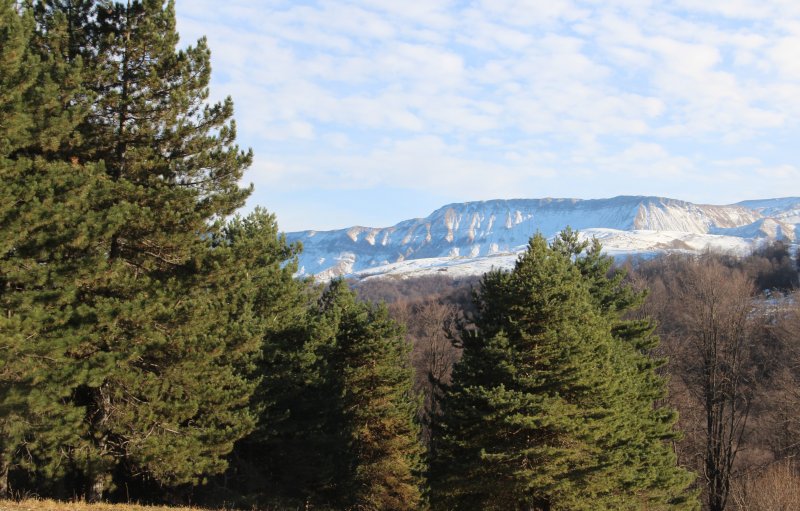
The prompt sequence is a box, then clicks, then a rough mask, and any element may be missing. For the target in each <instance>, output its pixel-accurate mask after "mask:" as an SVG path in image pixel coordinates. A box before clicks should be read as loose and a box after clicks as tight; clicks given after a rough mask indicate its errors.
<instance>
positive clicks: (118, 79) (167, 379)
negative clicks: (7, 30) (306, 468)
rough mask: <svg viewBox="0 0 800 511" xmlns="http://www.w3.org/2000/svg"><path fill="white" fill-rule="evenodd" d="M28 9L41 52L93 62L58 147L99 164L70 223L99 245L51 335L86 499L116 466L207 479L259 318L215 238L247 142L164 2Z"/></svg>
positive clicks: (116, 473) (247, 418) (234, 191)
mask: <svg viewBox="0 0 800 511" xmlns="http://www.w3.org/2000/svg"><path fill="white" fill-rule="evenodd" d="M35 12H36V20H37V27H38V32H39V33H38V39H37V40H38V41H41V42H42V43H41V46H42V52H43V53H45V54H50V53H53V48H52V47H51V46H52V45H53V44H55V43H54V42H58V44H59V45H60V47H59V49H58V50H57V53H58V54H59V55H60V56H61V57H62V58H63V59H64V60H65V61H66V62H82V61H83V62H86V63H88V64H89V65H87V66H86V68H87V69H88V70H89V71H88V72H86V73H84V75H83V76H82V77H81V80H80V85H81V86H82V87H83V88H84V89H85V91H86V92H85V94H84V95H83V96H82V97H80V98H77V101H76V103H77V104H80V105H83V106H85V112H81V113H82V115H80V116H74V117H73V119H77V123H76V125H75V127H74V129H70V130H66V131H65V133H67V134H69V140H68V143H64V144H59V147H58V148H56V150H55V151H54V154H55V155H57V156H58V157H59V158H60V159H61V161H62V162H67V164H68V165H74V166H76V167H77V166H82V165H84V164H87V163H88V162H97V164H98V166H99V168H101V169H102V170H103V173H102V175H100V176H99V177H98V178H97V179H96V182H95V183H94V184H93V185H92V186H91V187H90V188H89V192H88V193H87V194H86V195H84V196H83V197H85V199H86V201H87V202H88V207H86V208H84V211H88V213H87V214H86V215H83V216H81V217H80V218H73V220H74V222H73V223H72V224H70V226H71V227H72V228H74V229H79V230H81V234H82V235H83V238H79V239H83V240H89V241H88V242H87V243H88V244H89V245H90V248H91V250H90V252H91V254H92V255H93V257H96V258H98V260H96V261H93V262H94V263H95V264H93V265H92V266H91V270H87V271H86V272H85V274H81V273H77V274H74V275H73V282H72V283H71V285H70V286H68V289H67V293H68V294H69V296H70V297H71V300H72V302H71V303H75V304H78V305H77V306H76V307H75V308H74V309H71V312H70V316H69V318H68V321H67V323H66V324H67V325H68V326H69V330H64V329H62V335H61V337H60V339H62V340H64V339H69V342H68V346H65V347H64V348H62V349H61V350H60V352H59V353H61V354H62V355H63V357H62V358H64V359H65V360H66V362H65V367H66V368H67V370H68V371H71V372H72V373H73V374H72V377H71V378H70V379H69V381H68V382H67V383H68V385H66V389H67V390H68V393H69V395H68V396H67V397H66V398H62V402H64V403H65V406H68V407H70V410H72V411H73V412H72V413H70V414H68V415H69V416H73V415H74V414H75V413H77V414H79V415H80V416H81V418H82V420H81V422H80V428H75V429H76V431H77V433H78V438H77V439H76V440H75V441H73V442H70V443H62V444H61V445H60V451H61V452H65V453H67V454H66V455H67V457H68V463H69V464H70V465H71V466H72V467H74V469H75V470H78V471H79V472H80V473H82V474H83V477H84V478H85V484H86V490H85V491H86V495H87V496H88V497H89V498H90V499H93V500H96V499H100V498H102V497H103V496H104V494H106V493H107V492H108V490H109V489H111V488H112V487H113V482H114V481H113V479H114V477H117V478H120V477H122V478H138V479H150V480H154V481H155V482H157V483H158V484H160V485H166V486H177V485H181V484H187V483H198V482H201V481H202V480H203V479H204V478H205V477H206V476H208V475H210V474H215V473H219V472H221V471H222V470H224V468H225V466H226V461H225V457H226V455H227V454H228V452H229V451H230V450H231V449H232V446H233V443H234V442H235V441H236V440H238V439H239V438H241V437H242V436H244V435H245V434H246V433H247V432H248V431H249V430H250V429H251V428H252V426H253V419H252V413H251V411H250V408H249V402H248V401H249V397H250V395H251V394H252V392H253V390H254V387H255V381H254V379H252V378H250V377H249V375H250V372H251V370H252V368H253V364H254V357H255V356H256V354H257V352H258V348H259V345H260V342H261V338H262V337H263V332H262V330H263V328H262V326H261V325H262V323H263V322H262V321H261V320H260V319H258V318H255V317H254V316H253V315H252V314H251V313H250V312H249V310H248V309H249V307H250V305H248V304H247V303H245V302H246V300H244V299H242V298H241V295H238V294H237V293H239V292H240V290H239V287H238V286H239V285H240V284H242V283H243V282H245V284H246V282H247V279H248V276H247V274H246V272H244V271H242V272H238V271H237V272H233V271H232V270H231V268H232V267H231V266H227V265H229V264H231V259H230V258H229V256H226V255H225V253H226V250H229V249H225V248H220V247H221V246H220V239H221V238H222V237H224V234H223V230H224V225H225V224H224V222H223V221H222V219H224V218H225V217H226V216H227V215H229V214H231V213H232V212H233V211H234V210H235V209H236V208H237V207H239V206H241V205H242V204H243V201H244V199H245V198H246V196H247V195H248V193H249V190H248V189H242V188H240V187H239V186H238V184H237V183H238V181H239V179H240V178H241V176H242V173H243V171H244V169H246V168H247V167H248V166H249V164H250V162H251V155H250V153H245V152H241V151H240V150H239V149H238V147H237V146H236V145H235V136H236V130H235V126H234V124H233V122H232V120H231V117H232V103H231V101H230V99H227V100H225V101H223V102H222V103H219V104H212V105H209V104H207V102H206V100H207V98H208V82H209V76H210V66H209V51H208V48H207V47H206V45H205V41H204V40H200V41H198V43H197V44H196V45H195V46H192V47H188V48H186V49H184V50H176V47H177V44H178V35H177V33H176V32H175V13H174V5H173V3H171V2H169V3H166V4H165V3H164V2H162V1H152V0H147V1H144V2H139V1H134V2H128V3H126V4H121V3H115V2H108V1H101V2H85V1H48V2H39V3H38V4H37V6H36V11H35ZM64 175H69V173H67V172H65V173H64ZM79 196H81V195H79ZM51 213H53V212H52V211H51ZM67 218H69V217H67ZM267 248H274V246H273V247H267ZM230 250H233V249H230ZM285 254H286V252H285V251H281V250H280V249H278V252H277V254H276V255H280V256H282V255H285ZM226 257H228V259H225V258H226ZM236 268H237V269H242V267H241V266H236ZM247 286H250V285H249V284H247ZM248 289H250V288H249V287H248ZM59 292H61V291H59ZM62 296H67V295H62ZM232 303H233V304H236V305H232ZM54 331H55V330H54ZM78 493H82V492H80V491H78Z"/></svg>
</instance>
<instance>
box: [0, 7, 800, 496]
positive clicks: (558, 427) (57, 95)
mask: <svg viewBox="0 0 800 511" xmlns="http://www.w3.org/2000/svg"><path fill="white" fill-rule="evenodd" d="M181 48H182V49H181ZM210 76H211V68H210V50H209V48H208V46H207V44H206V41H205V40H204V39H200V40H198V41H196V42H194V43H193V44H192V45H190V46H187V47H181V46H179V40H178V34H177V32H176V28H175V6H174V3H173V2H171V1H170V2H164V1H162V0H142V1H131V2H126V3H120V2H112V1H105V0H94V1H89V0H36V1H25V2H18V1H14V0H0V179H2V187H0V499H3V498H4V499H17V500H18V499H22V498H26V497H31V496H35V497H41V498H49V499H56V500H60V501H75V500H79V501H87V502H144V503H151V504H172V505H181V504H189V503H191V504H194V505H202V506H208V507H221V506H227V507H234V508H240V509H271V510H272V509H278V510H279V509H286V510H290V509H292V510H293V509H319V510H360V511H368V510H398V511H400V510H414V509H433V510H457V509H458V510H473V509H486V510H492V509H496V510H526V511H528V510H530V511H534V510H535V511H556V510H576V511H577V510H602V509H606V510H628V509H630V510H658V509H675V510H680V509H686V510H696V509H701V508H702V509H708V510H711V511H721V510H724V509H741V510H755V509H798V508H800V502H798V499H800V479H799V478H798V474H797V471H796V466H795V465H794V463H793V462H792V460H793V458H794V456H795V455H796V454H798V451H799V450H800V420H798V415H797V413H796V410H797V406H798V404H800V396H799V395H798V392H797V388H798V381H799V380H800V369H798V368H800V344H798V342H800V341H798V333H800V305H798V303H797V300H796V299H795V298H794V295H793V294H792V292H793V290H794V289H796V288H797V286H798V267H797V260H796V255H795V254H793V253H792V250H791V247H790V246H789V245H788V244H785V243H783V242H781V241H777V242H773V243H765V244H764V245H763V247H762V248H760V249H759V250H757V251H756V252H755V253H753V254H751V255H749V256H747V257H735V256H731V255H726V254H712V253H707V254H701V255H687V254H674V255H669V256H664V257H659V258H653V259H641V260H627V261H615V260H614V259H613V258H611V257H609V256H606V255H604V254H603V252H602V247H601V245H600V244H599V243H598V242H596V241H594V242H592V241H581V240H582V238H581V237H580V236H579V235H578V233H577V232H574V231H572V230H570V229H569V228H566V229H565V230H564V231H562V232H561V234H560V235H558V236H557V237H555V238H554V239H552V240H547V239H545V238H544V237H543V236H541V235H539V234H533V236H532V237H531V239H530V242H529V243H528V246H527V248H526V250H525V251H524V252H522V253H521V255H520V257H519V259H518V260H517V263H516V265H515V267H514V268H513V269H512V270H511V271H491V272H489V273H487V274H486V275H484V276H482V277H480V278H478V277H476V278H474V279H466V280H463V281H457V280H453V279H449V278H446V277H435V278H434V277H432V278H423V279H416V280H412V279H409V280H391V279H383V280H381V279H372V280H366V281H361V282H349V281H346V280H342V279H338V280H334V281H332V282H329V283H326V284H320V283H316V282H314V281H312V280H302V279H296V278H294V276H293V275H294V273H295V271H296V256H297V254H298V253H299V251H300V250H302V247H300V246H297V245H292V244H288V243H287V242H286V241H285V238H284V237H283V236H282V235H281V233H280V229H279V226H278V225H277V222H276V219H275V217H274V216H273V215H272V214H270V213H269V212H267V210H265V209H260V208H257V209H256V210H255V211H253V212H251V213H249V214H247V215H241V214H239V213H237V210H239V209H240V208H241V207H242V206H243V205H244V204H245V201H246V199H247V197H248V195H249V194H250V193H251V192H252V187H242V186H241V185H240V182H241V180H242V178H243V177H245V176H246V174H245V171H246V170H247V169H248V167H250V165H251V163H252V161H253V154H252V152H251V151H249V150H243V149H241V148H240V147H239V146H237V144H236V134H237V130H236V124H235V122H234V120H233V114H234V110H233V101H232V100H231V99H230V98H227V99H225V100H223V101H221V102H218V103H213V102H209V93H210V92H209V81H210ZM0 506H2V501H0Z"/></svg>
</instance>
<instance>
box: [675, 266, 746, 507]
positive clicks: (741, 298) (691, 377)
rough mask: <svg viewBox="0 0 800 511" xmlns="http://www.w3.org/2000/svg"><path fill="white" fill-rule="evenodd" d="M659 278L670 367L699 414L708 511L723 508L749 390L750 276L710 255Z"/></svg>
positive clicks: (698, 454)
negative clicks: (662, 279) (664, 296)
mask: <svg viewBox="0 0 800 511" xmlns="http://www.w3.org/2000/svg"><path fill="white" fill-rule="evenodd" d="M684 262H685V264H683V265H682V268H680V270H679V271H676V272H674V273H673V274H672V275H671V276H670V277H669V278H668V279H666V286H667V288H668V293H667V294H668V296H669V298H668V304H667V310H665V311H664V313H665V314H667V315H669V316H670V321H669V327H668V330H667V332H666V333H667V335H668V336H669V337H670V338H671V339H670V342H669V346H671V350H670V351H671V353H670V354H671V358H672V365H673V366H674V367H675V369H677V370H675V371H674V373H675V374H678V375H680V378H681V379H682V380H683V381H682V383H683V387H684V389H685V390H686V393H687V397H688V398H690V399H692V400H693V401H694V404H695V405H696V406H695V410H697V411H700V412H701V413H702V416H703V418H704V420H703V423H704V438H703V442H702V445H698V446H697V447H698V450H697V452H696V453H695V454H696V456H697V457H698V458H699V459H698V461H699V463H697V465H698V468H699V469H700V471H701V473H702V475H703V477H704V479H705V483H706V490H707V491H706V494H707V505H708V509H709V510H710V511H722V510H724V509H725V508H726V505H727V503H728V498H729V494H730V488H731V481H732V477H733V473H734V463H735V461H736V457H737V454H738V453H739V451H740V448H741V446H742V445H743V443H742V442H743V435H744V434H745V431H746V429H747V428H746V427H747V419H748V415H749V410H750V405H751V401H752V396H753V392H754V385H753V379H752V367H751V364H750V357H749V351H750V348H751V347H750V339H751V335H750V334H751V331H752V330H751V329H752V326H753V323H754V321H755V320H757V319H758V318H756V317H755V316H757V315H756V314H754V313H753V296H754V293H755V288H754V286H753V282H752V280H751V279H749V278H748V277H747V276H746V275H745V274H744V273H743V272H741V271H738V270H734V269H731V268H728V267H725V266H723V265H722V264H720V263H719V261H717V260H716V259H715V258H713V257H711V256H706V257H704V258H701V259H699V260H690V261H684Z"/></svg>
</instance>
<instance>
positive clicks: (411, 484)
mask: <svg viewBox="0 0 800 511" xmlns="http://www.w3.org/2000/svg"><path fill="white" fill-rule="evenodd" d="M297 325H298V326H297V328H295V329H293V330H292V331H290V332H289V331H287V332H285V334H286V335H282V336H279V338H280V339H281V340H282V341H283V342H282V343H281V344H279V345H277V344H267V345H265V346H271V347H272V350H271V354H272V356H271V357H269V356H267V357H265V361H266V362H267V366H265V367H264V369H263V370H264V374H265V379H264V384H265V385H264V387H263V390H262V394H261V397H262V399H263V401H262V403H263V411H262V415H261V420H260V425H259V429H258V431H257V435H255V437H254V438H253V439H251V440H248V442H246V444H248V445H249V446H250V448H249V450H250V451H251V452H255V453H256V454H255V457H254V458H253V459H252V463H253V464H254V465H257V466H258V467H260V468H261V469H262V470H263V471H264V472H265V478H266V479H267V481H268V482H267V483H266V486H267V488H269V490H268V493H269V494H271V496H272V497H273V498H277V499H276V500H278V501H280V502H279V503H280V504H283V505H292V506H321V507H323V508H327V507H330V508H333V509H363V510H379V509H381V510H382V509H387V510H403V509H418V507H419V505H420V502H421V498H422V497H421V491H420V468H421V467H420V463H421V450H422V448H421V445H420V443H419V439H418V435H419V429H418V425H417V424H416V422H415V417H416V412H417V406H418V403H417V400H416V399H415V397H414V396H413V393H412V384H413V383H412V373H411V369H410V361H409V352H408V346H407V343H406V341H405V339H404V336H403V334H402V330H401V328H400V327H399V326H398V325H397V324H396V323H395V322H393V321H392V320H391V319H390V318H389V316H388V312H387V310H386V309H385V308H384V307H379V306H372V305H369V304H366V303H362V302H359V301H357V300H356V297H355V295H354V293H353V292H351V291H350V290H349V289H348V288H347V285H346V283H345V282H344V281H334V282H333V283H331V285H330V287H329V288H328V289H327V290H325V291H324V292H323V293H322V294H321V296H319V297H318V300H317V304H316V305H315V306H314V307H313V308H311V309H309V310H308V314H307V316H306V318H305V319H304V320H302V321H298V322H297Z"/></svg>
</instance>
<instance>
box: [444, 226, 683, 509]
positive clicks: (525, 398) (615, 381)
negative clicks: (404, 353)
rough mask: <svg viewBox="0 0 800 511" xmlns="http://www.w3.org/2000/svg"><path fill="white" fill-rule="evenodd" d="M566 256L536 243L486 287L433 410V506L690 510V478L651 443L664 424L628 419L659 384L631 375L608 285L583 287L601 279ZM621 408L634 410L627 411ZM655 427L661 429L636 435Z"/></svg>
mask: <svg viewBox="0 0 800 511" xmlns="http://www.w3.org/2000/svg"><path fill="white" fill-rule="evenodd" d="M566 237H567V238H569V234H567V236H566ZM593 255H596V254H593ZM574 256H575V254H574V253H572V252H571V250H565V249H564V247H563V246H561V245H559V244H558V243H556V246H554V247H550V246H548V244H547V242H546V240H545V239H544V238H543V237H542V236H541V235H537V236H535V237H534V238H532V239H531V241H530V243H529V246H528V250H527V252H526V253H524V254H523V255H522V256H521V257H520V259H519V260H518V261H517V264H516V266H515V268H514V269H513V270H512V271H511V272H510V273H504V272H493V273H490V274H487V275H486V276H485V278H484V279H483V281H482V283H481V288H480V294H479V295H478V302H477V305H478V307H479V314H478V318H477V323H476V326H477V328H476V330H474V331H471V332H470V331H467V332H465V333H464V340H463V342H464V357H463V359H462V361H461V362H460V363H459V364H458V365H457V366H456V368H455V370H454V374H453V384H452V387H451V388H450V389H449V390H448V392H447V395H446V398H445V402H444V404H443V413H444V416H443V419H442V421H443V424H442V429H443V434H442V436H441V437H440V440H439V442H438V445H437V446H435V451H434V459H433V462H432V463H433V466H432V479H431V485H432V500H433V504H434V507H435V508H437V509H475V508H482V509H526V510H527V509H532V510H556V509H563V510H566V509H569V510H581V509H586V510H589V509H615V510H616V509H661V508H675V509H691V508H693V507H694V506H696V501H695V500H693V499H692V498H691V497H686V496H685V493H684V492H685V487H686V486H687V485H688V483H689V482H690V480H689V479H688V477H686V474H685V473H683V472H682V471H680V470H676V469H675V468H674V457H673V458H670V457H669V455H668V453H667V454H665V452H666V451H664V449H665V448H664V447H663V446H661V445H660V443H661V442H662V440H663V439H664V438H668V435H666V434H665V433H666V430H670V429H671V424H672V422H671V421H674V417H673V416H672V414H671V412H669V411H666V412H664V411H659V412H656V413H647V412H645V413H643V417H637V416H636V414H637V413H642V412H643V409H644V408H646V407H649V408H652V406H653V401H652V395H653V390H652V389H650V388H649V387H648V386H649V385H651V384H653V383H654V381H655V378H656V377H655V374H654V373H652V367H649V369H646V368H643V367H637V366H636V363H641V362H643V360H642V359H638V358H637V357H635V356H634V353H635V352H636V353H639V354H641V353H640V352H637V351H636V350H634V349H622V348H620V346H621V345H622V344H621V342H620V338H618V337H615V335H614V334H613V333H612V324H611V323H612V321H610V318H611V317H612V314H611V313H608V312H607V311H606V310H604V309H602V307H601V306H599V303H600V302H602V301H603V300H602V297H603V296H605V294H604V293H601V292H600V291H601V290H603V291H606V292H607V293H606V294H608V295H609V296H610V295H613V294H614V293H613V292H612V291H611V289H612V288H613V287H614V285H612V284H613V283H612V284H609V285H605V284H603V285H600V284H597V283H595V284H594V285H593V284H592V283H591V279H589V278H587V276H588V275H590V274H591V275H594V276H596V277H598V279H599V278H600V277H599V273H597V274H594V273H592V272H591V271H588V267H589V266H591V264H593V263H589V262H586V266H587V268H585V271H584V272H583V273H582V271H581V264H580V263H578V262H576V260H575V257H574ZM602 263H603V264H605V261H604V260H603V261H602ZM597 267H599V265H597ZM595 269H597V268H595ZM602 278H607V277H606V276H605V275H603V276H602ZM593 289H594V294H593V293H592V290H593ZM620 300H622V298H620ZM611 301H612V302H613V301H614V300H611ZM612 308H613V307H612ZM617 312H618V311H615V312H614V313H615V314H616V313H617ZM617 319H618V320H619V318H617ZM630 344H634V343H633V342H631V343H630ZM642 356H643V355H642ZM644 365H645V366H647V365H648V364H644ZM639 392H645V393H644V394H643V395H642V396H643V397H640V395H639V394H638V393H639ZM647 392H650V393H647ZM631 397H632V398H633V399H634V403H635V404H636V406H635V408H636V410H635V412H629V411H628V410H627V409H626V407H627V406H629V405H630V404H631V403H630V402H628V401H627V399H628V398H631ZM648 400H649V401H648ZM642 403H646V404H647V406H644V405H642ZM662 416H663V417H662ZM653 419H659V420H662V422H663V424H665V425H666V426H664V428H661V427H660V426H659V427H658V428H654V430H655V431H656V433H657V434H653V429H650V430H648V429H646V428H645V430H644V431H643V430H642V429H641V424H642V423H645V424H647V423H648V421H651V420H653ZM659 435H660V436H659ZM648 449H654V450H648ZM651 455H654V456H655V457H656V459H655V461H654V462H653V463H652V464H650V462H649V459H650V456H651ZM665 460H666V461H665ZM631 462H633V466H634V468H633V469H629V468H627V464H628V463H631ZM670 462H671V463H673V465H670ZM642 470H643V471H644V472H645V474H644V475H639V473H638V471H642Z"/></svg>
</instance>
